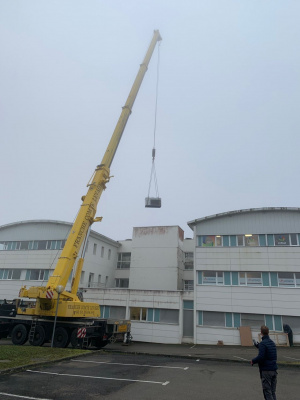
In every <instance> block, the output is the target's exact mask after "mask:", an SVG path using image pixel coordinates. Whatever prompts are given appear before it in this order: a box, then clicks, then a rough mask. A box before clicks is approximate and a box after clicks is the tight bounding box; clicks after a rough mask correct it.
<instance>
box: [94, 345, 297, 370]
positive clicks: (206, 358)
mask: <svg viewBox="0 0 300 400" xmlns="http://www.w3.org/2000/svg"><path fill="white" fill-rule="evenodd" d="M102 351H103V353H115V354H118V353H119V354H130V355H145V356H155V357H169V358H179V359H187V360H191V359H196V360H199V361H203V360H205V361H218V362H227V363H228V362H231V363H239V364H249V363H250V361H245V360H233V359H229V358H218V357H205V356H203V357H201V356H194V355H180V354H162V353H149V352H141V351H122V350H120V349H119V350H112V349H102ZM277 365H278V367H283V368H300V363H297V364H288V363H287V362H285V361H278V362H277Z"/></svg>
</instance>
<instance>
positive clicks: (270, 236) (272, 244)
mask: <svg viewBox="0 0 300 400" xmlns="http://www.w3.org/2000/svg"><path fill="white" fill-rule="evenodd" d="M267 240H268V246H274V236H273V235H267Z"/></svg>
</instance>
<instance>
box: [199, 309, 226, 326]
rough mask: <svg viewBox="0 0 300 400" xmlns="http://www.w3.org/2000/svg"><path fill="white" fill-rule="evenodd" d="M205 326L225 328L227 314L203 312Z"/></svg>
mask: <svg viewBox="0 0 300 400" xmlns="http://www.w3.org/2000/svg"><path fill="white" fill-rule="evenodd" d="M203 325H206V326H225V313H223V312H212V311H203Z"/></svg>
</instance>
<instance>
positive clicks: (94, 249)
mask: <svg viewBox="0 0 300 400" xmlns="http://www.w3.org/2000/svg"><path fill="white" fill-rule="evenodd" d="M93 254H94V256H95V255H96V254H97V243H94V247H93Z"/></svg>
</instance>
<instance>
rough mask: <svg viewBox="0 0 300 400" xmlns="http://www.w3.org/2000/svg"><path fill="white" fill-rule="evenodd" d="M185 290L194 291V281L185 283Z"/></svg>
mask: <svg viewBox="0 0 300 400" xmlns="http://www.w3.org/2000/svg"><path fill="white" fill-rule="evenodd" d="M184 290H194V281H184Z"/></svg>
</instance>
